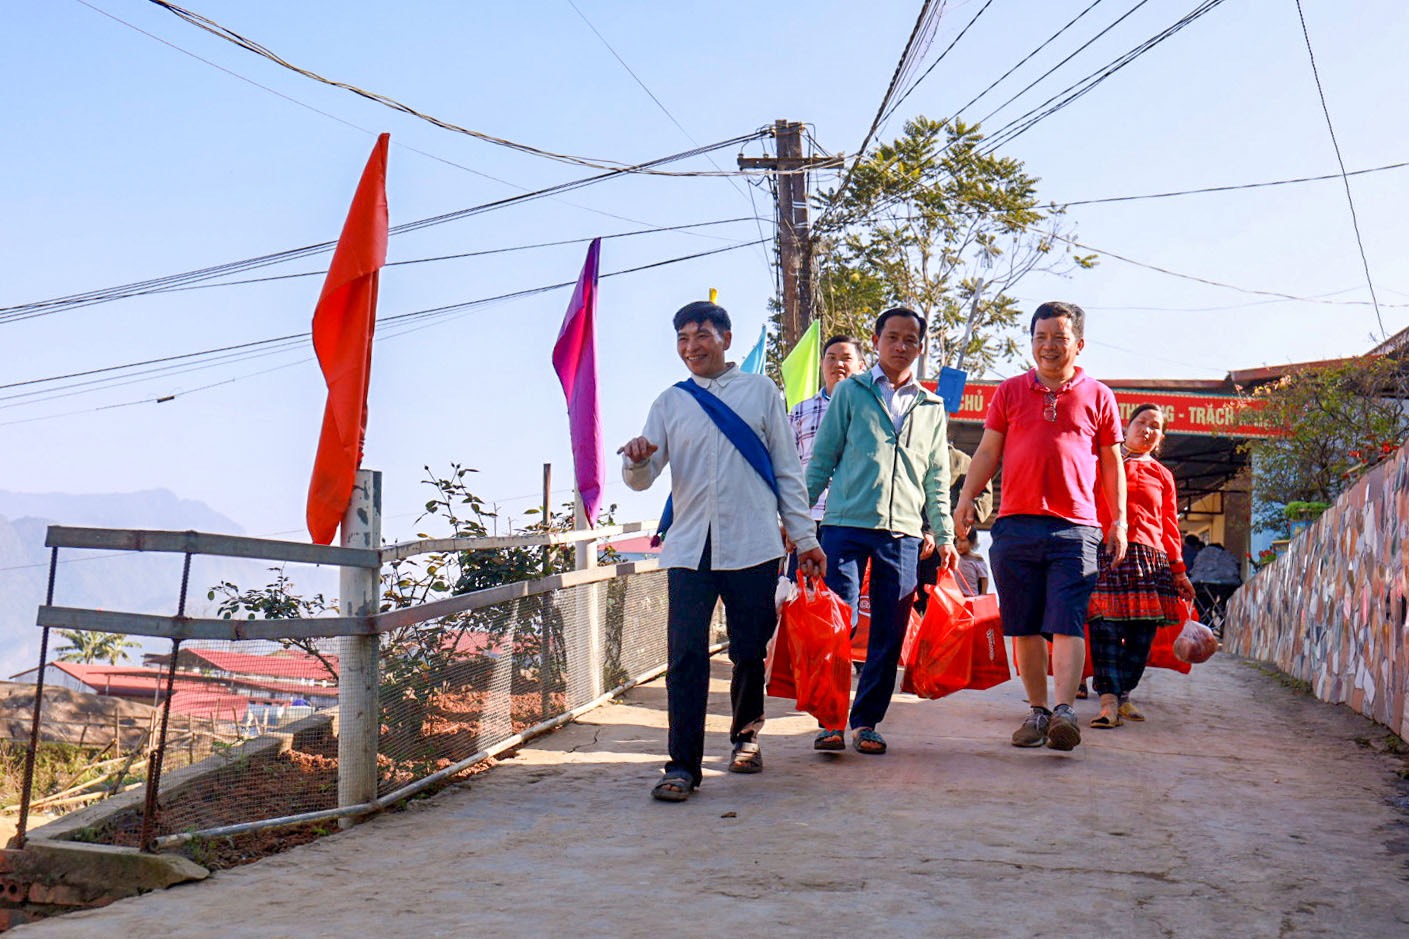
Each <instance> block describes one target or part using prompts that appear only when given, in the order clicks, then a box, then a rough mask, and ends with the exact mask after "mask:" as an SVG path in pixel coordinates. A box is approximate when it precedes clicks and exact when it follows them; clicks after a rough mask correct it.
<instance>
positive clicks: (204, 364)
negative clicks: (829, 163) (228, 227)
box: [0, 233, 759, 426]
mask: <svg viewBox="0 0 1409 939" xmlns="http://www.w3.org/2000/svg"><path fill="white" fill-rule="evenodd" d="M628 234H631V233H628ZM603 237H613V236H603ZM621 237H624V236H621ZM756 244H759V242H758V241H745V242H740V243H738V244H731V245H725V246H723V247H720V248H713V249H710V250H708V251H699V252H695V253H693V254H687V255H683V256H679V257H673V258H666V259H664V260H660V261H653V262H650V263H647V264H640V265H636V266H634V267H629V268H624V269H622V270H619V271H608V272H604V273H602V274H600V275H599V276H600V278H601V279H607V278H611V277H620V276H622V275H625V274H635V273H639V272H641V271H647V270H652V269H655V268H659V267H666V266H669V265H672V264H680V263H683V262H685V261H693V260H696V259H698V258H703V257H710V256H712V255H716V254H723V253H725V252H729V251H737V250H739V249H741V248H751V247H753V246H754V245H756ZM543 246H546V245H538V246H524V247H525V248H527V247H543ZM576 283H577V281H576V280H575V279H574V280H569V281H562V282H559V283H553V284H542V285H539V286H536V287H529V288H526V289H522V290H514V291H510V292H507V293H502V294H498V295H495V296H491V297H478V298H475V299H472V300H463V301H458V302H455V303H449V304H444V305H442V306H435V307H428V308H425V309H421V310H414V311H411V312H408V313H400V314H396V315H393V316H383V317H378V318H377V329H376V332H375V334H374V340H373V341H374V342H377V341H382V340H385V339H390V338H395V337H397V336H400V335H404V334H405V333H409V332H414V331H416V330H418V329H421V328H424V327H425V326H428V325H431V324H432V323H433V322H436V321H440V320H444V319H446V318H451V317H453V315H454V314H457V313H464V312H467V311H469V310H472V309H476V308H479V307H484V306H488V305H491V304H495V303H502V302H506V301H510V300H518V299H523V298H525V297H531V296H536V295H538V294H543V293H548V292H550V291H554V290H561V289H563V288H566V287H572V286H573V285H575V284H576ZM310 336H311V333H310V332H308V331H302V332H297V333H289V334H287V335H283V336H273V337H269V338H266V339H256V340H252V341H249V342H242V343H235V344H231V345H226V346H220V347H217V348H212V349H203V350H200V351H198V352H186V353H180V354H177V355H169V356H160V357H157V358H151V359H144V360H142V361H137V362H128V363H124V364H122V365H109V366H104V367H101V368H94V369H87V370H83V371H78V372H71V373H68V374H64V375H54V376H50V377H47V378H40V379H30V380H26V381H18V382H11V383H8V384H3V385H0V391H9V392H10V393H8V394H0V410H5V409H9V408H14V407H18V406H21V405H24V404H35V403H39V402H44V401H51V400H56V399H60V398H68V397H73V396H74V395H81V394H87V393H89V392H92V391H97V390H101V389H106V388H112V387H120V386H123V385H128V384H132V383H134V382H137V381H144V380H147V379H150V378H153V377H170V376H173V375H181V374H186V373H188V372H193V371H199V370H203V369H207V368H212V367H216V366H220V365H228V364H230V363H232V362H242V361H248V360H252V359H258V358H264V357H266V356H270V355H274V354H277V353H280V352H286V351H289V350H291V349H298V348H302V349H305V350H306V349H307V348H308V347H309V338H310ZM310 358H311V356H304V357H302V358H300V359H299V360H297V361H296V362H291V363H287V364H289V365H293V364H297V362H299V361H307V360H308V359H310ZM281 367H283V366H281ZM256 374H264V373H262V372H261V373H256ZM248 377H252V376H251V375H243V376H240V378H248ZM235 380H237V379H227V380H225V381H221V382H216V383H214V384H211V385H206V386H202V387H201V388H193V389H188V390H187V391H185V392H183V394H189V393H191V392H194V391H199V390H204V389H205V388H211V387H216V386H217V385H223V384H229V383H230V382H232V381H235ZM14 389H25V390H14ZM175 397H177V396H176V395H169V396H148V397H145V398H142V399H141V400H140V401H137V402H131V403H147V402H157V403H162V402H164V401H167V400H171V399H172V398H175ZM112 406H113V405H110V406H109V407H112ZM88 410H102V408H90V409H88ZM6 423H23V422H22V421H11V422H6ZM0 426H2V425H0Z"/></svg>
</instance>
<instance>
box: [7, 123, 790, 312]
mask: <svg viewBox="0 0 1409 939" xmlns="http://www.w3.org/2000/svg"><path fill="white" fill-rule="evenodd" d="M768 133H769V131H768V130H766V129H764V130H758V131H754V132H753V133H751V134H743V135H740V136H738V137H731V138H729V139H728V140H721V141H719V142H717V143H713V144H707V145H705V146H703V147H694V148H692V149H690V150H685V151H682V152H680V153H673V154H670V155H669V156H664V157H660V158H658V159H655V160H651V161H649V162H648V163H646V164H641V165H643V166H644V165H661V164H665V163H672V162H675V161H677V160H684V159H688V158H690V157H694V156H698V155H700V154H702V153H707V152H711V151H714V150H719V149H722V148H725V147H737V146H741V145H743V144H745V143H748V142H749V141H751V140H757V139H759V138H760V137H764V136H767V134H768ZM629 172H631V170H630V169H629V168H623V169H615V170H608V171H607V172H605V173H600V174H598V175H596V176H587V177H584V178H581V179H575V180H570V181H568V182H565V183H559V184H557V185H555V186H547V187H545V188H543V189H536V190H533V191H532V192H526V193H522V194H520V195H516V196H506V197H504V198H502V199H495V200H493V201H491V202H484V203H481V204H479V205H474V206H470V207H468V208H464V209H457V210H455V211H453V212H444V213H441V214H440V215H432V216H428V217H426V218H420V219H416V220H414V221H411V222H403V223H401V224H399V225H393V226H392V227H391V228H389V229H388V233H389V234H391V235H400V234H404V233H407V232H413V231H420V230H421V229H423V228H430V227H433V226H436V225H444V224H445V223H447V222H455V221H459V220H461V219H465V218H470V217H471V216H475V215H480V214H482V213H485V212H491V211H495V210H498V209H503V208H507V207H509V206H512V205H519V204H522V203H525V202H530V201H533V200H535V199H541V198H544V197H545V196H550V195H556V194H558V193H563V192H571V191H573V190H575V189H581V188H583V187H584V186H590V185H593V184H595V183H600V182H603V181H605V180H608V179H614V178H616V177H619V176H622V175H624V174H626V173H629ZM336 245H337V241H336V240H332V241H320V242H318V243H316V244H311V245H304V246H302V247H299V248H289V249H285V250H283V251H275V252H271V253H268V254H262V255H258V256H256V257H251V258H243V259H241V260H238V261H227V262H225V263H222V264H216V265H212V266H210V267H204V268H199V269H197V270H193V271H184V272H182V273H179V274H167V275H164V276H161V277H154V278H149V279H147V280H141V281H134V282H131V283H127V284H119V285H117V286H113V287H104V288H100V289H97V290H88V291H83V292H81V293H74V294H68V295H65V296H62V297H52V298H49V299H47V300H36V301H32V302H30V303H21V304H16V305H14V306H8V307H0V325H3V324H5V323H10V322H17V321H20V320H25V319H30V318H32V317H35V316H45V315H48V314H51V313H57V312H59V311H61V310H70V309H76V308H79V307H85V306H91V305H92V304H95V303H107V302H109V301H112V300H120V299H123V298H126V297H134V296H143V295H146V294H149V293H161V292H164V291H167V290H171V289H173V288H176V287H184V286H188V285H191V284H195V283H201V282H205V281H210V280H215V279H217V278H221V277H228V276H231V275H234V274H240V273H244V272H246V271H251V270H256V269H258V268H262V267H268V266H270V265H273V264H282V263H284V262H287V261H297V260H301V259H303V258H306V257H311V256H315V255H318V254H323V253H325V252H328V251H331V250H332V249H333V248H334V247H335V246H336Z"/></svg>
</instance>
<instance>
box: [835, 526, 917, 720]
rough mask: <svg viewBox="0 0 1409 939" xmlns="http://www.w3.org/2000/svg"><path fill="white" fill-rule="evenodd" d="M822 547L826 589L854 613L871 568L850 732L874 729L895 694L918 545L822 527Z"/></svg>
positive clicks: (867, 531) (870, 532)
mask: <svg viewBox="0 0 1409 939" xmlns="http://www.w3.org/2000/svg"><path fill="white" fill-rule="evenodd" d="M821 541H822V550H823V551H824V552H826V554H827V586H829V587H831V588H832V592H833V593H835V594H836V595H837V596H839V597H841V598H842V600H844V601H845V602H847V603H849V604H850V605H851V608H852V609H853V610H854V609H856V601H857V599H859V597H860V593H861V573H862V571H864V570H865V569H866V562H867V561H870V562H871V636H870V639H869V640H868V641H867V644H866V664H865V665H864V666H862V668H861V678H860V680H859V681H858V682H857V685H856V700H854V701H853V702H852V704H851V720H850V723H851V726H852V727H853V728H855V727H875V726H876V725H877V724H879V723H880V722H881V721H882V720H883V719H885V716H886V709H887V708H889V707H890V699H891V695H892V694H894V693H895V671H896V667H897V666H898V665H899V663H900V646H901V644H902V643H904V641H905V627H906V626H907V625H909V623H910V606H911V604H912V603H913V602H914V599H915V561H916V560H917V559H918V558H919V555H920V539H919V538H912V537H910V536H909V535H902V536H900V537H898V538H897V537H896V536H894V535H892V534H891V533H890V532H888V531H876V530H875V529H871V528H849V527H846V526H842V525H823V526H822V532H821ZM828 729H829V730H836V729H838V728H828Z"/></svg>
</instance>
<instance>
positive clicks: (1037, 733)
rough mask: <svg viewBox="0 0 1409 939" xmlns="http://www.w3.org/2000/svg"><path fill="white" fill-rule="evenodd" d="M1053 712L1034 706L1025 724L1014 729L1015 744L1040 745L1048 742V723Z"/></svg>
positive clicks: (1019, 745)
mask: <svg viewBox="0 0 1409 939" xmlns="http://www.w3.org/2000/svg"><path fill="white" fill-rule="evenodd" d="M1051 717H1052V712H1051V711H1049V710H1047V709H1046V708H1037V707H1035V708H1033V709H1032V713H1031V714H1029V715H1028V716H1027V720H1025V721H1023V725H1022V726H1021V727H1019V728H1018V729H1017V730H1015V731H1013V746H1015V747H1040V746H1042V745H1043V744H1044V743H1046V742H1047V724H1048V722H1049V721H1050V720H1051Z"/></svg>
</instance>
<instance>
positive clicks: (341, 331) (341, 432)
mask: <svg viewBox="0 0 1409 939" xmlns="http://www.w3.org/2000/svg"><path fill="white" fill-rule="evenodd" d="M389 136H390V135H388V134H382V135H381V136H380V137H378V138H377V143H376V146H374V147H373V148H372V155H371V157H369V158H368V160H367V167H366V169H364V170H363V171H362V181H361V182H359V183H358V184H357V194H356V195H355V196H353V197H352V208H351V209H349V210H348V213H347V222H346V223H345V224H344V225H343V229H342V236H341V237H340V238H339V239H338V247H337V250H336V251H334V252H333V263H332V265H331V266H330V267H329V268H328V278H327V280H325V281H324V282H323V292H322V293H321V294H320V295H319V297H318V307H317V309H316V310H314V312H313V348H314V351H316V352H317V353H318V364H319V365H320V366H321V367H322V369H323V378H324V380H325V381H327V383H328V402H327V404H326V405H325V407H324V409H323V432H322V434H321V435H320V436H319V438H318V456H317V457H316V458H315V459H314V461H313V478H312V479H311V480H310V481H309V483H308V512H307V515H308V533H309V534H310V535H311V536H312V537H313V541H314V542H315V543H317V544H331V543H332V541H333V535H335V534H336V533H337V530H338V525H339V524H341V522H342V517H343V513H344V512H345V511H347V504H348V502H349V501H350V500H351V498H352V487H353V484H354V483H355V481H356V478H357V468H358V466H360V465H361V463H362V441H363V437H364V435H365V434H366V432H367V385H368V382H369V380H370V378H371V374H372V330H373V329H374V327H375V326H376V320H377V272H378V271H379V270H381V267H382V265H383V264H385V263H386V244H387V205H386V154H387V140H388V138H389Z"/></svg>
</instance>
